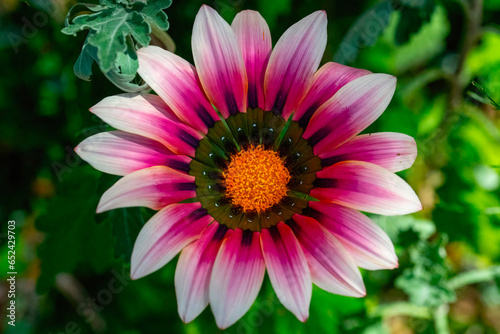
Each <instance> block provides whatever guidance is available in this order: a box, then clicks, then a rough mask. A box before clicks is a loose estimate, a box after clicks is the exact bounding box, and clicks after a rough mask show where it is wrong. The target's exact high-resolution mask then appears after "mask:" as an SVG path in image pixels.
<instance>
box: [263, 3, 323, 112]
mask: <svg viewBox="0 0 500 334" xmlns="http://www.w3.org/2000/svg"><path fill="white" fill-rule="evenodd" d="M326 25H327V19H326V13H325V12H324V11H317V12H314V13H312V14H310V15H308V16H306V17H305V18H303V19H302V20H300V21H299V22H297V23H295V24H294V25H292V26H291V27H290V28H288V30H286V31H285V33H284V34H283V35H282V36H281V38H280V39H279V40H278V42H277V43H276V46H275V47H274V49H273V51H272V52H271V57H270V58H269V63H268V65H267V69H266V74H265V78H264V92H265V99H266V105H265V106H266V107H265V110H272V111H273V112H275V113H276V114H282V115H283V117H284V118H285V119H287V118H288V116H289V115H290V114H291V113H292V111H293V110H295V108H297V106H298V104H299V102H300V101H301V100H302V98H303V97H304V95H305V94H306V92H307V90H308V89H309V87H310V86H311V83H312V79H313V75H314V72H315V71H316V70H317V69H318V66H319V63H320V62H321V58H322V56H323V52H324V51H325V47H326V39H327V36H326Z"/></svg>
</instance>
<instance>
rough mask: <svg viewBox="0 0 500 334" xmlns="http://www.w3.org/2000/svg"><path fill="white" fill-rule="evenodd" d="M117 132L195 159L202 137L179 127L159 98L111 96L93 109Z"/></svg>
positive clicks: (180, 124)
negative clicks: (145, 139)
mask: <svg viewBox="0 0 500 334" xmlns="http://www.w3.org/2000/svg"><path fill="white" fill-rule="evenodd" d="M90 111H91V112H93V113H94V114H96V115H97V116H99V118H101V119H102V120H103V121H105V122H106V123H108V124H109V125H111V126H112V127H114V128H117V129H118V130H122V131H126V132H131V133H135V134H137V135H140V136H144V137H146V138H150V139H153V140H156V141H158V142H160V143H162V144H163V145H165V146H166V147H168V148H169V149H170V150H172V151H173V152H175V153H177V154H184V155H194V152H195V148H196V147H198V143H199V140H200V139H201V138H202V137H201V135H200V134H199V133H198V132H196V131H195V130H194V129H193V128H191V127H189V126H187V125H185V124H182V123H180V121H179V120H178V119H176V117H175V115H174V114H173V113H172V111H171V110H170V109H169V108H168V107H167V105H166V104H165V103H164V102H163V101H162V100H161V98H159V97H158V96H156V95H141V94H122V95H115V96H110V97H107V98H105V99H104V100H102V101H101V102H99V103H98V104H96V105H95V106H93V107H92V108H91V109H90Z"/></svg>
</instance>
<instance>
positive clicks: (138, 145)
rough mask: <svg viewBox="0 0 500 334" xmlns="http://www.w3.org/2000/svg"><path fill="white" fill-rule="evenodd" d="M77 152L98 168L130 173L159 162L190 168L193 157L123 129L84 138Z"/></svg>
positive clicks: (115, 173) (180, 168)
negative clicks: (175, 152) (174, 151)
mask: <svg viewBox="0 0 500 334" xmlns="http://www.w3.org/2000/svg"><path fill="white" fill-rule="evenodd" d="M75 152H76V153H77V154H78V155H79V156H80V158H82V159H83V160H85V161H87V162H88V163H89V164H91V165H92V167H94V168H95V169H97V170H100V171H101V172H105V173H108V174H114V175H126V174H129V173H132V172H135V171H137V170H139V169H143V168H148V167H152V166H157V165H165V166H170V167H171V168H174V169H177V170H182V171H186V168H187V171H189V163H190V162H191V158H189V157H187V156H185V155H178V154H174V153H173V152H172V151H170V150H169V149H168V148H166V147H165V146H164V145H162V144H160V143H158V142H157V141H154V140H151V139H149V138H146V137H142V136H138V135H134V134H132V133H128V132H123V131H110V132H101V133H98V134H96V135H93V136H91V137H88V138H87V139H85V140H84V141H82V142H81V143H80V144H79V145H78V146H77V147H76V148H75Z"/></svg>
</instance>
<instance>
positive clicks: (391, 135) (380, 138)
mask: <svg viewBox="0 0 500 334" xmlns="http://www.w3.org/2000/svg"><path fill="white" fill-rule="evenodd" d="M319 157H320V158H321V165H322V166H323V167H327V166H331V165H333V164H335V163H337V162H339V161H346V160H358V161H366V162H370V163H372V164H375V165H379V166H381V167H384V168H385V169H387V170H389V171H391V172H399V171H402V170H404V169H407V168H410V167H411V165H413V162H415V158H416V157H417V144H416V143H415V139H413V138H412V137H410V136H408V135H405V134H402V133H395V132H380V133H371V134H366V135H360V136H357V137H354V138H353V139H351V140H350V141H348V142H347V143H345V144H343V145H341V146H340V147H337V148H336V149H334V150H332V151H328V152H325V153H323V154H320V155H319Z"/></svg>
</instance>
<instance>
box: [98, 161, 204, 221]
mask: <svg viewBox="0 0 500 334" xmlns="http://www.w3.org/2000/svg"><path fill="white" fill-rule="evenodd" d="M195 190H196V184H195V183H194V176H191V175H187V174H184V173H181V172H178V171H176V170H174V169H171V168H169V167H166V166H154V167H150V168H146V169H141V170H138V171H135V172H133V173H130V174H127V175H125V176H124V177H123V178H121V179H120V180H118V181H117V182H116V183H115V184H114V185H113V186H112V187H111V188H109V189H108V190H107V191H106V192H105V193H104V194H103V195H102V197H101V200H100V201H99V205H98V206H97V212H98V213H100V212H104V211H108V210H111V209H116V208H125V207H133V206H145V207H148V208H151V209H153V210H159V209H161V208H163V207H165V206H166V205H167V204H171V203H176V202H179V201H183V200H185V199H188V198H193V197H196V192H195Z"/></svg>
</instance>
